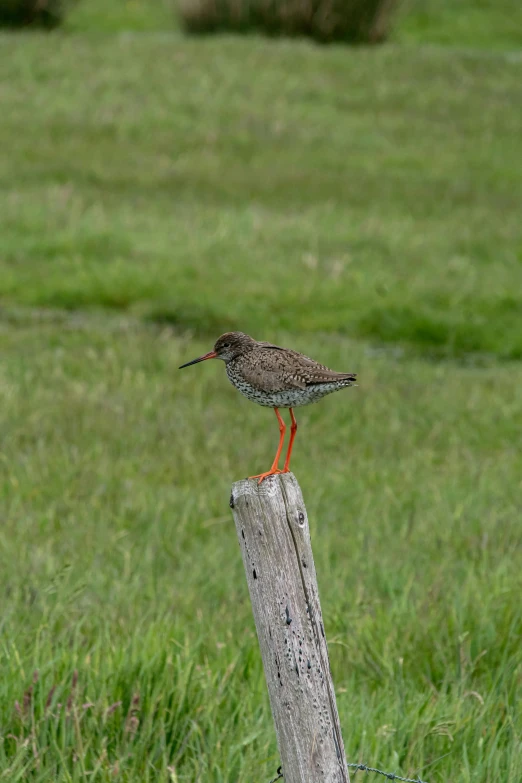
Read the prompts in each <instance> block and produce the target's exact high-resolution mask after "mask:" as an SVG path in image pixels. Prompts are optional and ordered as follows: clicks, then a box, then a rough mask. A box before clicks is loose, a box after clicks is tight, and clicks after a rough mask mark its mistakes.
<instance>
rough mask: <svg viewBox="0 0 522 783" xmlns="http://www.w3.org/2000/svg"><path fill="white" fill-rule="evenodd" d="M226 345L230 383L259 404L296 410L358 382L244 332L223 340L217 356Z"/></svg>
mask: <svg viewBox="0 0 522 783" xmlns="http://www.w3.org/2000/svg"><path fill="white" fill-rule="evenodd" d="M223 343H224V344H225V345H230V346H231V353H232V356H231V357H230V358H229V359H228V360H227V359H225V361H226V372H227V376H228V378H229V380H230V382H231V383H232V384H233V385H234V386H235V387H236V389H237V390H238V391H239V392H241V394H243V395H244V396H245V397H248V399H249V400H252V402H256V403H257V404H258V405H264V406H265V407H270V408H297V407H299V406H301V405H309V404H310V403H312V402H318V401H319V400H320V399H321V398H322V397H324V396H325V395H327V394H331V393H332V392H334V391H337V390H338V389H342V388H344V387H346V386H352V385H353V383H354V382H355V375H353V374H352V373H339V372H335V371H334V370H330V369H329V368H328V367H325V365H324V364H319V363H318V362H315V361H314V360H313V359H310V358H309V357H308V356H304V355H303V354H301V353H298V351H292V350H290V349H289V348H281V347H279V346H278V345H273V344H272V343H266V342H259V341H258V340H253V339H252V338H251V337H249V336H248V335H246V334H243V333H242V332H229V333H228V334H224V335H223V336H222V337H220V338H219V340H218V341H217V342H216V345H215V347H214V350H215V351H216V353H217V354H218V356H219V352H220V350H221V346H222V345H223ZM225 350H226V349H225Z"/></svg>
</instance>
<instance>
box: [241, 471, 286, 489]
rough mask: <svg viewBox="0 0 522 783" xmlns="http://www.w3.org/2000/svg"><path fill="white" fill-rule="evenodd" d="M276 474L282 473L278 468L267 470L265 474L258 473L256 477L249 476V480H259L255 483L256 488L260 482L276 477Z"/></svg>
mask: <svg viewBox="0 0 522 783" xmlns="http://www.w3.org/2000/svg"><path fill="white" fill-rule="evenodd" d="M278 473H284V471H283V470H279V468H275V469H270V470H267V471H266V473H259V474H258V475H257V476H249V477H248V478H249V479H259V481H258V482H257V484H258V486H259V484H261V482H262V481H264V480H265V479H266V478H267V477H268V476H277V474H278Z"/></svg>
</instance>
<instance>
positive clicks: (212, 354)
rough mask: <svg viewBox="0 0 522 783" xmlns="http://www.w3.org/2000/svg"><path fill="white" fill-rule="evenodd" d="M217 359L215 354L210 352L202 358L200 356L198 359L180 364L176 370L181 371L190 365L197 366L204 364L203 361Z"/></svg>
mask: <svg viewBox="0 0 522 783" xmlns="http://www.w3.org/2000/svg"><path fill="white" fill-rule="evenodd" d="M216 357H217V353H216V352H215V351H210V352H209V353H206V354H205V355H204V356H200V357H199V358H198V359H192V361H191V362H187V363H186V364H182V365H181V367H178V370H182V369H183V368H184V367H190V365H191V364H197V363H198V362H204V361H205V359H215V358H216Z"/></svg>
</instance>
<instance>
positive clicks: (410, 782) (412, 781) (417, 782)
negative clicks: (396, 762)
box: [270, 762, 425, 783]
mask: <svg viewBox="0 0 522 783" xmlns="http://www.w3.org/2000/svg"><path fill="white" fill-rule="evenodd" d="M347 766H348V767H350V769H354V770H355V772H375V773H377V775H382V776H383V777H385V778H387V779H388V780H399V781H401V783H425V781H423V780H421V779H420V778H402V777H401V776H400V775H395V774H394V773H393V772H383V770H382V769H377V768H376V767H368V766H367V765H366V764H354V763H353V762H352V763H351V764H348V765H347ZM282 777H283V770H282V767H278V768H277V777H275V778H272V780H271V781H270V783H276V780H281V778H282Z"/></svg>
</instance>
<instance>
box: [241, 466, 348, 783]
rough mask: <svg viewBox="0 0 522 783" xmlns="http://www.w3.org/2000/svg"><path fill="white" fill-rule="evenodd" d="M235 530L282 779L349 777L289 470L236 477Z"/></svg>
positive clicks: (298, 499)
mask: <svg viewBox="0 0 522 783" xmlns="http://www.w3.org/2000/svg"><path fill="white" fill-rule="evenodd" d="M230 506H231V508H232V509H233V513H234V521H235V523H236V530H237V536H238V539H239V543H240V546H241V553H242V555H243V563H244V565H245V571H246V576H247V581H248V588H249V591H250V598H251V601H252V609H253V612H254V620H255V624H256V629H257V636H258V639H259V645H260V647H261V656H262V658H263V665H264V669H265V677H266V682H267V685H268V693H269V696H270V705H271V707H272V714H273V717H274V724H275V729H276V734H277V744H278V747H279V754H280V757H281V765H282V769H283V775H284V781H285V783H349V776H348V768H347V766H346V757H345V753H344V745H343V740H342V736H341V727H340V723H339V715H338V712H337V705H336V703H335V693H334V688H333V683H332V677H331V674H330V663H329V659H328V649H327V645H326V637H325V632H324V625H323V617H322V613H321V605H320V603H319V592H318V589H317V577H316V574H315V565H314V559H313V556H312V546H311V543H310V532H309V528H308V519H307V516H306V509H305V506H304V502H303V497H302V494H301V490H300V488H299V484H298V483H297V480H296V478H295V476H294V475H293V473H286V474H281V475H277V476H273V477H270V478H269V479H265V481H263V483H262V484H261V485H260V486H258V483H257V480H248V479H247V480H244V481H238V482H236V483H235V484H234V485H233V487H232V494H231V496H230Z"/></svg>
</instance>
